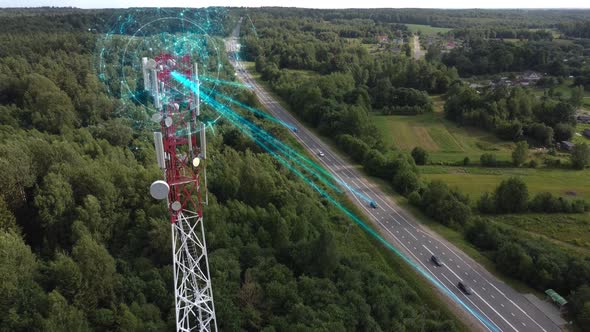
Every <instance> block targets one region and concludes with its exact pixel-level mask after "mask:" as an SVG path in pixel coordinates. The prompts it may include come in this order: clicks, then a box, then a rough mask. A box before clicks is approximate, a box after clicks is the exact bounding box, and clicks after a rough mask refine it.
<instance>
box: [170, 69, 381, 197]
mask: <svg viewBox="0 0 590 332" xmlns="http://www.w3.org/2000/svg"><path fill="white" fill-rule="evenodd" d="M171 76H172V77H173V78H174V79H176V80H178V81H179V82H181V83H182V84H183V85H185V86H187V87H188V88H190V89H191V90H193V91H195V92H196V91H197V89H196V86H195V85H194V83H193V82H192V81H191V80H189V79H187V78H186V77H184V76H183V75H181V74H179V73H176V72H172V73H171ZM199 93H200V95H201V99H202V100H203V101H204V102H205V103H207V104H209V105H211V106H212V107H213V108H214V109H216V110H217V111H218V112H221V111H220V110H223V111H225V113H223V115H225V116H226V117H227V116H234V117H238V121H240V122H241V123H243V124H245V125H247V126H248V127H249V128H250V129H251V130H253V131H254V132H255V133H257V134H258V135H260V136H261V137H263V139H264V140H265V141H270V142H269V144H271V145H273V146H274V147H275V148H277V149H278V150H280V151H281V152H282V153H283V154H284V155H286V156H289V158H290V159H293V157H296V158H298V159H299V161H298V164H299V165H300V166H301V167H303V168H304V169H306V170H307V171H308V172H310V173H312V174H313V175H314V176H315V177H317V178H318V179H320V180H321V181H322V182H324V183H325V184H326V185H327V186H329V187H330V188H332V189H334V190H335V191H337V192H339V193H340V192H342V191H341V190H340V188H338V187H336V186H334V185H333V184H332V183H330V181H329V180H327V179H326V177H327V178H329V179H331V180H332V181H334V182H336V183H338V184H340V185H341V186H342V187H344V188H346V189H348V190H349V191H350V192H351V193H352V194H353V195H355V196H356V197H358V198H360V199H362V200H363V201H365V202H367V203H370V202H371V199H370V198H369V197H367V196H366V195H365V194H363V193H361V192H359V191H357V190H355V189H353V188H351V187H350V186H349V185H348V184H347V183H346V182H344V181H342V180H340V179H337V178H335V177H334V176H333V175H332V174H331V173H329V172H327V171H326V170H325V169H324V168H323V167H321V166H319V165H317V164H316V163H314V162H313V161H311V160H309V159H308V158H307V157H305V156H303V155H301V154H300V153H299V152H297V151H295V150H294V149H293V148H291V147H290V146H288V145H286V144H285V143H283V142H281V141H280V140H278V139H276V138H275V137H274V136H272V135H271V134H269V133H268V132H266V131H265V130H264V129H261V128H260V127H258V126H256V125H255V124H253V123H251V122H250V121H248V120H247V119H245V118H243V117H242V116H240V115H239V114H237V113H235V112H234V111H233V110H231V109H229V108H228V107H227V106H225V105H224V104H221V103H220V102H218V101H216V100H215V99H212V98H211V96H209V95H207V94H205V93H203V92H201V91H200V92H199ZM303 162H305V163H307V164H308V165H310V166H311V167H313V168H315V169H316V170H317V171H319V172H320V173H322V174H323V175H324V176H322V175H320V174H318V173H317V172H316V171H314V170H311V169H309V167H307V166H306V165H304V164H303Z"/></svg>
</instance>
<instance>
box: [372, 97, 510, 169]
mask: <svg viewBox="0 0 590 332" xmlns="http://www.w3.org/2000/svg"><path fill="white" fill-rule="evenodd" d="M433 101H434V105H435V110H437V111H435V112H434V113H428V114H422V115H416V116H412V115H407V116H406V115H373V116H372V120H373V124H374V125H375V126H376V127H377V128H378V129H379V130H380V131H381V132H382V133H383V136H384V138H385V140H386V142H385V143H386V144H389V145H390V146H393V147H396V148H398V149H400V150H403V151H410V150H412V149H413V148H414V147H416V146H421V147H423V148H424V149H426V150H427V151H428V152H429V155H430V160H431V162H433V163H439V162H445V163H454V162H459V161H462V160H463V158H465V157H469V159H470V160H471V162H477V163H478V162H479V157H480V156H481V154H483V153H486V152H490V153H494V154H495V155H496V156H497V157H498V160H510V154H511V153H512V152H511V151H512V148H513V146H514V144H513V143H511V142H505V141H501V140H499V139H498V138H496V137H495V136H494V135H493V134H491V133H487V132H485V131H482V130H479V129H475V128H463V127H458V126H457V125H455V124H454V123H452V122H450V121H447V120H445V119H444V115H443V114H442V112H440V110H441V109H442V104H441V103H442V101H439V100H437V99H436V98H433Z"/></svg>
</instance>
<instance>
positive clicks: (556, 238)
mask: <svg viewBox="0 0 590 332" xmlns="http://www.w3.org/2000/svg"><path fill="white" fill-rule="evenodd" d="M491 219H492V220H493V221H495V222H499V223H502V224H504V225H507V226H510V227H514V228H515V229H517V230H521V231H525V232H527V233H529V234H534V235H537V236H541V237H543V238H546V239H548V240H550V241H551V242H553V243H555V244H557V245H559V246H560V247H562V248H564V249H566V250H570V251H573V252H575V253H580V254H585V255H588V254H590V220H589V219H590V218H588V215H587V214H586V215H584V214H560V213H557V214H524V215H505V216H494V217H491Z"/></svg>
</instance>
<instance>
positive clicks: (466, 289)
mask: <svg viewBox="0 0 590 332" xmlns="http://www.w3.org/2000/svg"><path fill="white" fill-rule="evenodd" d="M457 287H459V289H460V290H461V291H462V292H463V293H465V295H471V288H470V287H469V286H467V285H466V284H465V283H463V281H459V283H458V284H457Z"/></svg>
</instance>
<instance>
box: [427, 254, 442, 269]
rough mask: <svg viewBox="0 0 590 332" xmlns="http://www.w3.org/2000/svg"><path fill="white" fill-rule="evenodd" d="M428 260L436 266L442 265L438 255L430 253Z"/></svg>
mask: <svg viewBox="0 0 590 332" xmlns="http://www.w3.org/2000/svg"><path fill="white" fill-rule="evenodd" d="M430 260H431V261H432V262H433V263H434V265H436V266H443V263H442V262H441V261H440V259H438V257H436V256H434V255H432V257H430Z"/></svg>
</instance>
